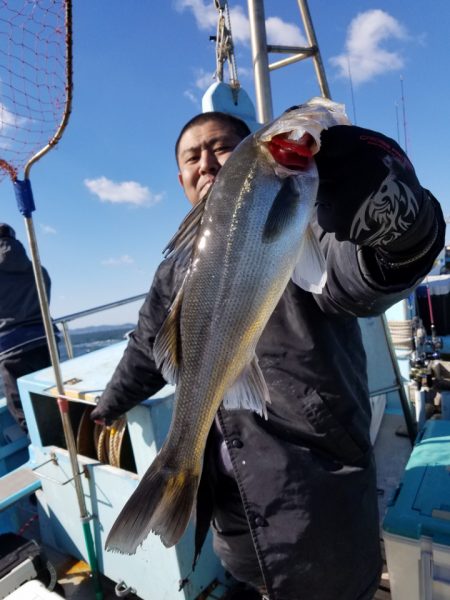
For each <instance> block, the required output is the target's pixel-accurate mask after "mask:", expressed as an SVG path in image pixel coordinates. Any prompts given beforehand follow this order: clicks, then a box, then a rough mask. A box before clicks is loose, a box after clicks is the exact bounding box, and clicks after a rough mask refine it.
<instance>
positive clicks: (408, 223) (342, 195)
mask: <svg viewBox="0 0 450 600" xmlns="http://www.w3.org/2000/svg"><path fill="white" fill-rule="evenodd" d="M315 159H316V164H317V168H318V171H319V177H320V181H319V190H318V194H317V218H318V223H319V225H320V226H321V227H322V228H323V229H324V230H325V231H327V232H334V233H335V235H336V239H337V240H338V241H345V240H350V241H351V242H353V243H355V244H358V245H361V246H372V247H373V248H379V249H380V250H385V251H389V252H394V253H397V252H403V250H407V249H408V248H409V247H410V246H411V245H415V244H416V243H417V241H418V240H417V236H416V235H415V234H414V236H413V237H414V241H413V242H412V244H411V243H410V241H409V239H408V238H410V235H409V233H408V231H409V230H410V229H411V227H412V225H413V224H414V223H415V222H416V220H417V216H418V215H419V213H420V209H421V206H422V203H423V197H424V191H423V189H422V187H421V186H420V184H419V181H418V179H417V177H416V174H415V172H414V168H413V166H412V165H411V163H410V161H409V159H408V157H407V156H406V155H405V153H404V152H403V150H402V149H401V148H400V146H399V145H398V144H397V143H396V142H395V141H394V140H392V139H390V138H388V137H386V136H384V135H382V134H380V133H377V132H375V131H371V130H369V129H362V128H361V127H356V126H347V125H336V126H335V127H331V128H330V129H327V130H325V131H323V132H322V135H321V149H320V151H319V152H318V154H316V156H315ZM414 229H416V227H414ZM428 232H429V228H428V229H426V231H424V233H426V234H427V235H428Z"/></svg>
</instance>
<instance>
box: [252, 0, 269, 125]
mask: <svg viewBox="0 0 450 600" xmlns="http://www.w3.org/2000/svg"><path fill="white" fill-rule="evenodd" d="M248 16H249V20H250V39H251V44H252V59H253V72H254V74H255V92H256V108H257V111H258V120H259V122H260V123H267V122H268V121H270V120H271V119H272V118H273V108H272V91H271V87H270V73H269V59H268V56H267V38H266V24H265V17H264V5H263V2H261V1H260V0H248Z"/></svg>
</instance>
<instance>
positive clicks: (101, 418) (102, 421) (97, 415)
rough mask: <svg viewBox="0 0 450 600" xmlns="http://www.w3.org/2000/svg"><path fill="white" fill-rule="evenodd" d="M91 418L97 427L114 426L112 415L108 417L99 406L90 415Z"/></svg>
mask: <svg viewBox="0 0 450 600" xmlns="http://www.w3.org/2000/svg"><path fill="white" fill-rule="evenodd" d="M106 412H107V411H106ZM89 418H90V419H91V421H94V423H97V425H107V426H109V425H112V423H113V422H114V419H113V418H111V417H110V415H106V413H105V411H104V410H102V409H101V408H100V407H99V406H96V407H95V408H94V410H93V411H92V412H91V413H90V415H89Z"/></svg>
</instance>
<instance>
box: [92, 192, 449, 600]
mask: <svg viewBox="0 0 450 600" xmlns="http://www.w3.org/2000/svg"><path fill="white" fill-rule="evenodd" d="M422 210H423V211H430V214H431V219H430V221H431V222H432V230H433V232H432V231H431V230H430V236H429V238H430V239H431V241H433V240H432V238H433V236H434V242H433V243H431V247H428V250H427V252H425V254H421V255H420V257H419V258H418V259H417V260H412V261H411V262H409V263H408V264H407V265H406V266H404V267H401V268H397V269H395V272H389V271H388V270H386V269H384V268H383V267H382V266H380V264H379V263H378V262H377V260H376V257H375V255H374V251H373V250H372V249H371V248H361V247H358V246H356V245H354V244H352V243H350V242H338V241H336V239H335V237H334V235H333V234H326V233H324V232H323V231H322V230H321V229H320V228H319V226H318V225H317V223H316V224H314V229H315V233H316V235H317V237H318V239H319V240H320V243H321V246H322V249H323V251H324V254H325V256H326V262H327V273H328V279H327V284H326V287H325V289H324V290H323V293H322V294H321V295H313V294H311V293H308V292H305V291H303V290H302V289H300V288H299V287H297V286H296V285H295V284H294V283H292V282H290V283H289V284H288V286H287V289H286V291H285V292H284V294H283V296H282V297H281V299H280V301H279V303H278V305H277V307H276V309H275V311H274V313H273V314H272V316H271V318H270V320H269V322H268V324H267V326H266V328H265V330H264V332H263V335H262V336H261V338H260V341H259V343H258V346H257V356H258V359H259V365H260V367H261V369H262V372H263V374H264V378H265V380H266V382H267V384H268V387H269V391H270V397H271V404H270V405H269V406H268V420H267V421H266V420H264V419H262V418H260V417H259V416H258V415H256V414H254V413H250V412H247V411H226V410H224V409H220V410H219V413H218V419H219V422H220V428H221V430H222V433H223V435H224V438H225V441H226V444H227V448H228V451H229V454H230V457H231V463H232V467H233V475H234V478H235V480H236V482H237V484H238V487H239V491H240V495H241V498H242V501H243V505H244V508H245V512H246V516H247V519H248V523H249V525H250V528H251V533H252V537H253V542H254V546H255V549H256V553H257V556H258V559H259V563H260V567H261V571H262V573H263V576H264V580H265V584H266V587H267V591H268V595H269V597H270V598H271V600H298V599H299V598H300V597H302V598H303V597H304V598H314V600H366V599H367V600H368V599H369V598H372V597H373V594H374V592H375V590H376V588H377V585H378V579H379V572H380V551H379V520H378V507H377V494H376V473H375V467H374V461H373V455H372V449H371V443H370V437H369V425H370V418H371V414H370V404H369V392H368V383H367V375H366V357H365V352H364V348H363V344H362V339H361V331H360V328H359V324H358V320H357V317H367V316H374V315H379V314H381V313H383V312H384V311H385V310H386V309H387V308H388V307H389V306H391V305H392V304H394V303H396V302H398V301H399V300H400V299H402V298H404V297H406V296H407V295H408V294H409V293H410V292H411V291H412V289H413V288H414V286H415V285H416V284H417V283H418V282H419V281H420V280H421V279H422V278H423V277H424V276H425V275H426V274H427V273H428V271H429V270H430V268H431V267H432V265H433V261H434V259H435V257H436V256H437V254H438V253H439V251H440V250H441V248H442V246H443V243H444V232H445V224H444V219H443V217H442V212H441V209H440V207H439V204H438V203H437V202H436V200H435V199H434V198H433V197H432V196H431V195H428V201H427V202H425V203H424V206H423V208H422ZM436 230H437V234H436ZM421 234H424V232H423V231H422V232H421ZM428 246H430V244H428ZM185 268H186V266H185V265H183V264H179V263H177V261H176V259H175V260H174V259H172V258H168V259H166V260H164V261H163V262H162V263H161V265H160V267H159V268H158V270H157V272H156V275H155V277H154V281H153V284H152V287H151V289H150V292H149V294H148V296H147V298H146V300H145V302H144V305H143V306H142V308H141V311H140V315H139V321H138V325H137V327H136V329H135V331H134V333H133V334H132V335H131V338H130V340H129V343H128V346H127V348H126V350H125V353H124V356H123V358H122V359H121V361H120V363H119V365H118V366H117V369H116V371H115V373H114V375H113V377H112V379H111V381H110V383H109V384H108V386H107V388H106V390H105V391H104V393H103V395H102V397H101V399H100V401H99V404H98V407H97V409H96V411H95V416H96V417H97V418H102V417H103V418H107V419H114V418H116V417H117V416H118V415H120V414H122V413H124V412H126V411H127V410H129V409H130V408H131V407H133V406H134V405H136V404H138V403H139V402H141V401H142V400H144V399H146V398H148V397H149V396H151V395H153V394H154V393H156V392H157V391H158V390H159V389H160V388H161V387H162V386H163V385H164V384H165V381H164V379H163V377H162V376H161V374H160V373H159V371H158V370H157V368H156V366H155V363H154V360H153V350H152V348H153V342H154V340H155V336H156V335H157V333H158V331H159V329H160V327H161V325H162V323H163V321H164V319H165V317H166V315H167V313H168V310H169V307H170V305H171V303H172V301H173V300H174V298H175V295H176V292H177V290H178V289H179V287H180V285H181V283H182V281H183V276H184V272H185ZM212 451H213V444H211V445H209V446H208V447H207V450H206V456H205V469H204V476H203V478H202V482H201V484H200V490H199V497H198V503H197V514H198V520H197V528H198V540H199V541H200V543H201V538H202V536H203V535H204V533H205V531H206V527H205V525H208V524H209V516H210V515H211V513H212V510H213V506H214V504H215V503H217V502H220V498H217V497H215V489H214V468H212V469H210V468H209V464H210V463H211V461H212V455H211V453H212Z"/></svg>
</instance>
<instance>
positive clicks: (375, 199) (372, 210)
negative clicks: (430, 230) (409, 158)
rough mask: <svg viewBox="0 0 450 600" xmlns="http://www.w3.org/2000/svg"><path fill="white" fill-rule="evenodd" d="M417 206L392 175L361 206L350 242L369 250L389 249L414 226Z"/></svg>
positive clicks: (411, 194)
mask: <svg viewBox="0 0 450 600" xmlns="http://www.w3.org/2000/svg"><path fill="white" fill-rule="evenodd" d="M418 210H419V205H418V202H417V200H416V198H415V196H414V194H413V193H412V191H411V190H410V188H409V187H408V186H407V185H406V184H404V183H403V182H401V181H399V180H398V179H397V176H396V174H395V173H393V172H392V171H391V172H390V173H389V174H388V176H387V177H386V178H385V179H384V180H383V182H382V183H381V185H380V188H379V189H378V190H377V191H376V192H374V193H373V194H371V195H370V196H369V197H368V198H367V199H366V200H365V201H364V202H363V204H362V205H361V206H360V208H359V210H358V212H357V213H356V215H355V218H354V219H353V223H352V226H351V230H350V239H351V240H355V241H357V242H359V243H361V242H364V245H365V246H366V245H367V246H375V245H376V246H387V245H388V244H390V243H391V242H393V241H394V240H396V239H398V238H399V237H400V236H401V235H402V234H403V233H404V232H405V231H406V230H407V229H409V227H410V226H411V224H412V223H413V222H414V220H415V218H416V216H417V213H418Z"/></svg>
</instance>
